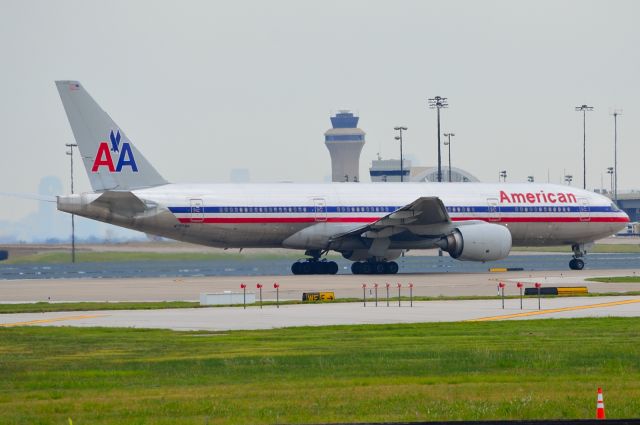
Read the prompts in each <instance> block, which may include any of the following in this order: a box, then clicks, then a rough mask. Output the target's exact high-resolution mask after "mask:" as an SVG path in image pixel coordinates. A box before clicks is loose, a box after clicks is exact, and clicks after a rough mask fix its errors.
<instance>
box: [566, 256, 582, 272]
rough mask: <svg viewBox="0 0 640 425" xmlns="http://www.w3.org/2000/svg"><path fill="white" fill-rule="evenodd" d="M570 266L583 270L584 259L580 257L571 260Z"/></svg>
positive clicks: (572, 268) (573, 268)
mask: <svg viewBox="0 0 640 425" xmlns="http://www.w3.org/2000/svg"><path fill="white" fill-rule="evenodd" d="M569 268H570V269H571V270H582V269H584V261H582V260H581V259H579V258H574V259H573V260H571V261H569Z"/></svg>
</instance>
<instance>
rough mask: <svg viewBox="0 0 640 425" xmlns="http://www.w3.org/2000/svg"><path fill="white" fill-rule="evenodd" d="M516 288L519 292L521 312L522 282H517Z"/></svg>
mask: <svg viewBox="0 0 640 425" xmlns="http://www.w3.org/2000/svg"><path fill="white" fill-rule="evenodd" d="M516 286H517V287H518V289H519V290H520V310H522V286H523V285H522V282H518V283H517V284H516Z"/></svg>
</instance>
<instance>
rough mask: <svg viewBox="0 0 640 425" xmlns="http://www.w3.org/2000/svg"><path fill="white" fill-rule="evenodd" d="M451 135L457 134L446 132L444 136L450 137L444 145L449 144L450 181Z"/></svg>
mask: <svg viewBox="0 0 640 425" xmlns="http://www.w3.org/2000/svg"><path fill="white" fill-rule="evenodd" d="M451 136H455V134H454V133H444V137H447V138H448V140H445V142H444V145H445V146H449V183H451Z"/></svg>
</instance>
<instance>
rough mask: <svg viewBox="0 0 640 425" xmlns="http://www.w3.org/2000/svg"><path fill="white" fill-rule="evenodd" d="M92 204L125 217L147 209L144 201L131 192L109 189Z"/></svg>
mask: <svg viewBox="0 0 640 425" xmlns="http://www.w3.org/2000/svg"><path fill="white" fill-rule="evenodd" d="M91 204H92V205H94V206H96V207H100V208H104V209H106V210H108V211H111V212H112V213H114V214H118V215H122V216H125V217H133V216H135V215H136V214H140V213H142V212H144V211H145V210H146V209H147V207H146V205H145V204H144V202H142V200H141V199H140V198H138V197H137V196H136V195H134V194H133V193H131V192H117V191H107V192H104V193H103V194H102V195H100V196H99V197H98V198H97V199H96V200H95V201H93V202H92V203H91Z"/></svg>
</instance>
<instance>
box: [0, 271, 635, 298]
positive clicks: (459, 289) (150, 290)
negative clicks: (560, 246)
mask: <svg viewBox="0 0 640 425" xmlns="http://www.w3.org/2000/svg"><path fill="white" fill-rule="evenodd" d="M637 272H638V269H620V270H615V271H612V270H589V271H586V270H583V271H562V272H559V271H537V272H507V273H489V272H484V273H429V274H400V275H392V276H354V275H336V276H292V275H289V276H208V277H189V278H173V277H155V278H133V279H100V278H84V279H42V280H37V279H33V280H26V279H25V280H0V303H7V302H12V303H16V302H37V301H49V302H63V301H109V302H118V301H197V300H198V299H199V297H200V294H201V293H205V292H222V291H239V290H240V284H241V283H244V284H246V285H247V287H248V290H249V291H254V292H255V291H256V284H257V283H261V284H263V285H264V288H263V295H264V297H265V299H271V298H275V291H274V289H273V283H274V282H278V283H279V284H280V296H281V298H282V299H295V300H300V299H302V293H303V292H314V291H333V292H335V295H336V297H338V298H361V297H362V284H366V285H367V288H366V292H367V296H368V297H369V298H373V297H374V296H375V288H374V284H375V283H377V284H378V285H379V287H378V294H379V296H380V297H381V298H382V297H383V296H384V295H386V293H385V291H386V288H385V283H389V284H390V285H391V288H390V291H391V293H390V295H391V296H397V293H398V290H397V284H398V283H400V284H401V285H402V288H401V294H402V295H404V296H407V295H409V293H408V285H409V284H410V283H412V284H413V285H414V288H413V293H414V295H416V296H434V297H437V296H478V295H483V296H492V295H496V294H497V284H498V282H499V281H504V282H506V284H507V286H506V288H505V294H506V295H517V294H518V290H517V288H516V282H518V281H522V282H524V283H525V286H533V284H534V283H535V282H540V283H542V285H543V286H572V285H578V286H583V285H584V286H587V287H588V288H589V291H590V292H597V293H607V292H628V291H640V283H598V282H587V281H585V280H584V279H585V278H587V277H595V276H627V275H629V276H630V275H634V274H635V273H637Z"/></svg>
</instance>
